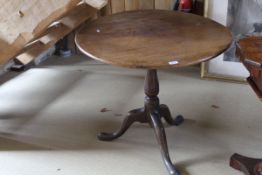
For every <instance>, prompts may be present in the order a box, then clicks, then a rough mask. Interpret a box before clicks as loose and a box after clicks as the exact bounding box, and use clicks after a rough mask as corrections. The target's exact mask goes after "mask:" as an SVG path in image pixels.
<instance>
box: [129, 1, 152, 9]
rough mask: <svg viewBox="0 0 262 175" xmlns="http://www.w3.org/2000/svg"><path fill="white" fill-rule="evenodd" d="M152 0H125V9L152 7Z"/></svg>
mask: <svg viewBox="0 0 262 175" xmlns="http://www.w3.org/2000/svg"><path fill="white" fill-rule="evenodd" d="M153 8H154V0H125V10H126V11H129V10H138V9H153Z"/></svg>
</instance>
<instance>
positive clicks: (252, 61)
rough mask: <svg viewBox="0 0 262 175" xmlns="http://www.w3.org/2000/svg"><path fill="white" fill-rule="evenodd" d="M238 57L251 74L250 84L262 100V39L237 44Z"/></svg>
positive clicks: (255, 38) (244, 40)
mask: <svg viewBox="0 0 262 175" xmlns="http://www.w3.org/2000/svg"><path fill="white" fill-rule="evenodd" d="M237 55H238V56H239V57H240V59H241V61H242V62H243V64H244V65H245V66H246V68H247V69H248V71H249V72H250V77H248V79H247V80H248V82H249V84H250V85H251V87H252V88H253V90H254V91H255V92H256V94H257V96H258V97H259V98H260V99H261V100H262V37H256V36H253V37H247V38H244V39H241V40H240V41H239V42H238V44H237Z"/></svg>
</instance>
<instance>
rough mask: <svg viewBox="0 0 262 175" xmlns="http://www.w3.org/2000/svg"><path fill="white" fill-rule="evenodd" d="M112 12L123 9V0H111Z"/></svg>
mask: <svg viewBox="0 0 262 175" xmlns="http://www.w3.org/2000/svg"><path fill="white" fill-rule="evenodd" d="M111 8H112V14H114V13H119V12H123V11H125V0H111Z"/></svg>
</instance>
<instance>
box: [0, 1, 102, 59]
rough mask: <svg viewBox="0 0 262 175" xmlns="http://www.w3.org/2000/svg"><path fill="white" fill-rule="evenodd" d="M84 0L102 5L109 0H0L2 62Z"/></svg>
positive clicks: (95, 5) (0, 50)
mask: <svg viewBox="0 0 262 175" xmlns="http://www.w3.org/2000/svg"><path fill="white" fill-rule="evenodd" d="M80 2H86V3H89V4H90V5H93V6H94V7H96V8H101V7H102V6H103V5H105V3H106V2H107V0H84V1H81V0H41V1H39V0H30V1H26V0H12V1H6V0H0V28H1V30H0V64H4V63H6V62H7V61H8V60H9V59H11V58H13V57H14V56H16V55H17V54H18V52H20V51H21V50H22V49H23V47H24V46H25V45H26V44H28V43H29V42H31V41H33V40H34V39H35V38H37V37H39V36H40V35H41V34H42V33H43V32H44V31H45V30H46V29H47V28H48V26H49V25H50V24H51V23H53V22H54V21H57V20H59V19H61V18H62V17H63V16H65V15H66V14H68V13H69V12H70V11H72V10H73V9H74V8H75V7H76V6H77V4H79V3H80Z"/></svg>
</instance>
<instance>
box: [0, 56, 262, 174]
mask: <svg viewBox="0 0 262 175" xmlns="http://www.w3.org/2000/svg"><path fill="white" fill-rule="evenodd" d="M144 75H145V71H144V70H134V69H124V68H116V67H112V66H107V65H102V64H97V63H94V62H92V61H89V60H86V59H82V58H78V57H77V58H71V59H70V58H68V59H61V58H53V59H49V60H48V61H47V62H46V63H45V64H44V65H42V66H41V67H37V68H33V69H30V70H28V71H26V72H24V73H22V74H20V75H17V74H14V73H6V74H4V75H1V77H0V82H1V83H2V85H1V86H0V120H1V122H0V168H1V174H3V175H118V174H119V175H123V174H125V175H145V174H148V175H149V174H150V175H160V174H161V175H164V174H167V172H166V169H165V167H164V165H163V162H162V159H161V155H160V152H159V150H158V146H157V143H156V140H155V136H154V133H153V131H152V129H151V128H150V127H149V126H148V125H141V124H135V125H133V126H132V127H131V128H130V129H129V130H128V131H127V133H126V134H125V135H124V136H123V137H121V138H120V139H118V140H116V141H113V142H101V141H98V140H97V138H96V134H97V133H99V132H100V131H114V130H116V129H117V128H118V127H119V126H120V124H121V121H122V119H123V118H124V116H125V114H126V113H127V112H128V111H129V110H130V109H133V108H137V107H142V106H143V98H144V94H143V80H144ZM159 80H160V94H159V97H160V100H161V102H162V103H165V104H167V105H169V107H170V110H171V112H172V114H173V115H174V116H175V115H177V114H183V115H184V117H185V118H186V121H185V123H184V124H183V125H181V126H179V127H170V126H167V127H166V134H167V138H168V145H169V149H170V154H171V157H172V160H173V161H174V163H175V164H176V165H177V167H179V168H180V170H181V171H182V175H207V174H208V175H238V174H242V173H239V172H237V171H235V170H233V169H231V168H230V167H229V158H230V156H231V155H232V154H233V153H235V152H238V153H241V154H244V155H247V156H253V157H262V151H261V148H262V137H261V133H262V127H261V124H262V115H261V114H262V108H261V102H260V101H259V99H258V98H257V97H256V96H255V94H254V92H253V91H252V89H251V88H250V87H249V86H248V85H244V84H232V83H225V82H218V81H207V80H201V79H200V78H199V68H197V67H192V68H187V69H180V70H164V71H159Z"/></svg>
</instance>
